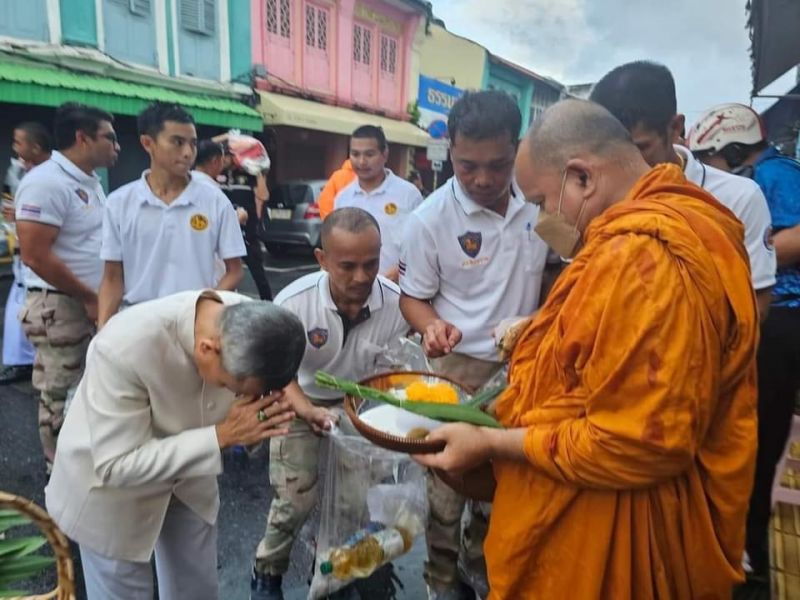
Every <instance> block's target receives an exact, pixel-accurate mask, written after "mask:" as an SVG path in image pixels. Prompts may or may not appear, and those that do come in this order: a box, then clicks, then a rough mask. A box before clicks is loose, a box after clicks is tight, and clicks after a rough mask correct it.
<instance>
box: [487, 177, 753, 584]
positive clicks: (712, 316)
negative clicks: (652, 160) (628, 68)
mask: <svg viewBox="0 0 800 600" xmlns="http://www.w3.org/2000/svg"><path fill="white" fill-rule="evenodd" d="M742 239H743V228H742V225H741V224H740V223H739V222H738V221H737V220H736V219H735V218H734V217H733V215H732V214H731V213H730V212H728V211H727V209H725V208H723V207H722V206H721V205H720V204H718V203H717V202H716V200H714V198H713V197H711V196H710V195H708V194H707V193H705V192H704V191H703V190H701V189H700V188H699V187H696V186H694V185H691V184H688V183H687V182H686V180H685V178H684V176H683V173H682V172H681V171H680V169H678V168H677V167H675V166H672V165H661V166H658V167H656V168H654V169H652V170H651V171H649V172H648V173H647V174H646V175H644V176H643V177H642V178H641V179H640V180H639V182H638V183H637V184H636V186H635V187H634V189H632V190H631V192H630V193H629V195H628V196H627V197H626V198H625V199H624V200H623V201H621V202H619V203H618V204H616V205H614V206H612V207H611V208H610V209H608V210H607V211H605V212H604V213H603V214H602V215H600V216H599V217H597V218H596V219H595V220H594V221H593V222H592V223H591V225H590V227H589V228H588V230H587V231H586V234H585V246H584V247H583V249H582V250H581V251H580V253H579V254H578V256H577V257H576V259H575V261H574V263H573V264H572V265H570V266H569V267H568V268H567V269H566V270H565V271H564V273H563V274H562V275H561V277H560V279H559V280H558V281H557V283H556V285H555V287H554V288H553V291H552V292H551V295H550V297H549V298H548V300H547V303H546V304H545V306H544V307H543V308H542V309H541V311H540V312H539V313H538V315H537V317H536V318H535V319H534V321H533V322H532V323H531V325H530V326H529V327H528V329H527V330H526V332H525V333H524V334H523V337H522V338H521V339H520V342H519V343H518V344H517V346H516V348H515V351H514V354H513V356H512V366H511V374H510V382H511V383H510V386H509V388H508V389H507V391H506V392H505V393H504V394H503V396H502V397H501V398H500V399H499V401H498V404H497V414H498V416H499V418H500V420H501V421H502V422H503V423H504V424H505V425H506V426H507V427H524V428H527V433H526V435H525V442H524V448H525V454H526V457H527V462H525V463H513V462H504V461H495V463H494V471H495V477H496V478H497V492H496V494H495V497H494V506H493V509H492V517H491V524H490V530H489V535H488V538H487V541H486V546H485V551H486V562H487V565H488V569H489V580H490V586H491V590H492V591H491V596H490V597H491V598H492V599H495V600H497V599H500V598H502V599H508V600H521V599H526V598H532V599H540V600H551V599H556V598H569V599H570V600H573V599H577V600H583V599H595V598H597V599H603V600H606V599H608V600H622V599H627V598H631V599H636V600H646V599H651V598H657V599H660V600H680V599H684V598H687V599H688V598H703V599H711V598H730V594H731V589H732V586H733V584H734V583H735V582H737V581H739V580H741V578H742V572H741V567H740V564H741V560H742V554H743V548H744V524H745V513H746V511H747V503H748V499H749V497H750V489H751V485H752V479H753V471H754V460H755V451H756V369H755V349H756V343H757V327H758V319H757V314H756V304H755V298H754V295H753V291H752V288H751V284H750V274H749V267H748V262H747V255H746V253H745V249H744V246H743V242H742Z"/></svg>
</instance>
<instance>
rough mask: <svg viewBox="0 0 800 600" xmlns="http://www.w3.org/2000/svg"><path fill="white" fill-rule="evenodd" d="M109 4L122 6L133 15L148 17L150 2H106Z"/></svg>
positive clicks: (132, 0) (128, 0)
mask: <svg viewBox="0 0 800 600" xmlns="http://www.w3.org/2000/svg"><path fill="white" fill-rule="evenodd" d="M108 1H109V2H110V3H111V4H116V5H118V6H124V7H125V8H127V9H128V10H129V11H130V12H131V13H133V14H134V15H139V16H141V17H148V16H150V10H151V0H108Z"/></svg>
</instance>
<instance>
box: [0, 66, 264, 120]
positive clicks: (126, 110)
mask: <svg viewBox="0 0 800 600" xmlns="http://www.w3.org/2000/svg"><path fill="white" fill-rule="evenodd" d="M156 100H161V101H162V102H174V103H175V104H179V105H181V106H183V107H184V108H185V109H186V110H188V111H189V112H190V113H191V114H192V116H193V117H194V118H195V121H197V123H200V124H203V125H215V126H217V127H235V128H239V129H244V130H248V131H261V130H262V129H263V126H264V125H263V121H262V119H261V115H260V114H259V113H258V112H257V111H255V110H254V109H252V108H250V107H249V106H247V105H246V104H243V103H242V102H238V101H236V100H232V99H227V98H217V97H213V96H203V95H199V94H190V93H187V92H178V91H175V90H170V89H166V88H163V87H160V86H158V85H145V84H141V83H131V82H129V81H121V80H118V79H109V78H107V77H100V76H96V75H88V74H84V73H76V72H74V71H66V70H63V69H55V68H51V67H44V66H34V65H25V64H17V63H8V62H0V102H9V103H15V104H33V105H37V106H58V105H60V104H62V103H64V102H68V101H71V102H81V103H84V104H90V105H93V106H97V107H99V108H102V109H104V110H107V111H108V112H110V113H112V114H118V115H136V114H138V113H139V112H141V110H142V109H143V108H145V107H146V106H147V105H148V104H149V103H151V102H153V101H156Z"/></svg>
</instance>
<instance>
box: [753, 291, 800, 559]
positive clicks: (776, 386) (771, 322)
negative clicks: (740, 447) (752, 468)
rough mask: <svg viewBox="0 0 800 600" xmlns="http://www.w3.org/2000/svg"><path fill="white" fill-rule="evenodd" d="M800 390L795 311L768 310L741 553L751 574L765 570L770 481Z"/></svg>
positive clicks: (799, 315)
mask: <svg viewBox="0 0 800 600" xmlns="http://www.w3.org/2000/svg"><path fill="white" fill-rule="evenodd" d="M798 388H800V309H797V308H778V307H772V308H770V311H769V314H768V315H767V319H766V320H765V321H764V323H763V324H762V326H761V342H760V344H759V347H758V453H757V454H756V476H755V482H754V487H753V494H752V496H751V497H750V510H749V513H748V515H747V545H746V548H747V554H748V556H749V557H750V564H751V566H752V567H753V569H754V570H755V571H756V572H760V573H765V572H766V571H767V569H768V568H769V542H768V530H769V519H770V514H771V512H772V500H771V495H772V482H773V480H774V478H775V468H776V466H777V463H778V461H779V460H780V458H781V455H782V454H783V449H784V447H785V446H786V441H787V439H788V437H789V431H790V429H791V425H792V416H793V414H794V407H795V396H796V394H797V391H798Z"/></svg>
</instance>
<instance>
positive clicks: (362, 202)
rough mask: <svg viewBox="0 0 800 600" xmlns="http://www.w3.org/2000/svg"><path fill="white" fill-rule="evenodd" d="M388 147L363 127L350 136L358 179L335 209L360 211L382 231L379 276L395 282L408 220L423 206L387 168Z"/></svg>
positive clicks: (377, 129)
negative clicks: (353, 207)
mask: <svg viewBox="0 0 800 600" xmlns="http://www.w3.org/2000/svg"><path fill="white" fill-rule="evenodd" d="M388 158H389V146H388V144H387V143H386V136H385V135H384V133H383V129H381V128H380V127H375V126H374V125H362V126H361V127H359V128H358V129H356V130H355V131H354V132H353V135H351V136H350V163H351V164H352V165H353V170H354V171H355V172H356V175H357V178H356V179H355V180H354V181H353V182H352V183H351V184H350V185H348V186H347V187H345V188H344V189H343V190H342V191H341V192H339V194H338V195H337V196H336V199H335V200H334V204H333V207H334V208H345V207H347V206H357V207H358V208H363V209H364V210H365V211H367V212H368V213H369V214H371V215H372V216H373V217H375V220H376V221H377V222H378V224H379V225H380V227H381V240H382V245H381V267H380V268H381V271H380V272H381V273H382V274H383V275H384V276H386V277H388V278H389V279H391V280H392V281H394V282H397V280H398V277H399V268H398V263H399V262H400V245H401V243H402V241H403V232H404V230H405V226H406V222H407V220H408V216H409V215H410V214H411V213H412V212H413V211H414V209H415V208H417V206H419V205H420V204H422V200H423V198H422V194H420V193H419V190H418V189H417V188H416V186H415V185H414V184H413V183H410V182H408V181H406V180H405V179H403V178H402V177H398V176H397V175H395V174H394V173H392V172H391V171H390V170H389V169H387V168H386V160H387V159H388Z"/></svg>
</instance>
